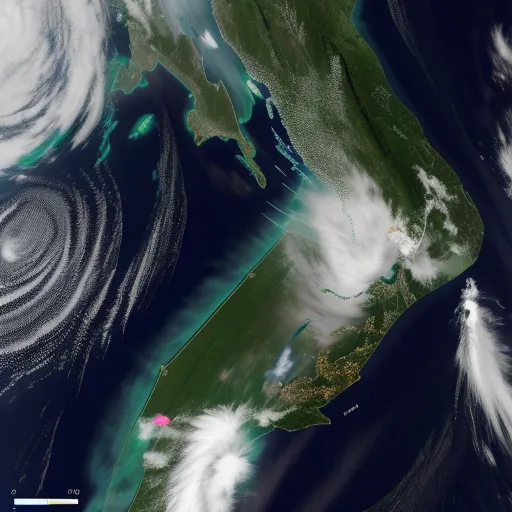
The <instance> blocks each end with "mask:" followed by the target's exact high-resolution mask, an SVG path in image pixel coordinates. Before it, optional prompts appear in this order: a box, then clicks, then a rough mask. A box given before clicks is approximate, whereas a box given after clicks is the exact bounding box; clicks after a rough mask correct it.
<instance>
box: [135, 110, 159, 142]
mask: <svg viewBox="0 0 512 512" xmlns="http://www.w3.org/2000/svg"><path fill="white" fill-rule="evenodd" d="M155 126H156V121H155V115H154V114H145V115H143V116H142V117H140V118H139V119H138V120H137V122H136V123H135V124H134V125H133V128H132V129H131V131H130V133H129V135H128V138H129V139H138V138H140V137H144V136H146V135H148V133H150V132H151V131H152V130H153V128H154V127H155Z"/></svg>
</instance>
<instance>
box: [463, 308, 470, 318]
mask: <svg viewBox="0 0 512 512" xmlns="http://www.w3.org/2000/svg"><path fill="white" fill-rule="evenodd" d="M469 313H471V311H469V309H465V310H464V318H467V317H468V316H469Z"/></svg>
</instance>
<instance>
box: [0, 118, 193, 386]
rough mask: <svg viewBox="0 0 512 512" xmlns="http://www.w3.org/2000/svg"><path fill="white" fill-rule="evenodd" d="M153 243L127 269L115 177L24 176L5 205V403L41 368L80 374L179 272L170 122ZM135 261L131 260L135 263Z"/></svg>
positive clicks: (0, 352)
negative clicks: (122, 258)
mask: <svg viewBox="0 0 512 512" xmlns="http://www.w3.org/2000/svg"><path fill="white" fill-rule="evenodd" d="M160 135H161V152H160V159H159V163H158V165H157V170H156V177H157V184H158V192H159V193H158V195H157V197H156V199H155V202H154V204H153V211H152V214H151V218H150V219H149V222H148V224H147V228H146V235H145V237H144V239H142V240H141V241H140V243H139V245H138V248H137V250H136V251H135V253H134V254H132V255H130V256H129V259H128V262H129V263H128V265H127V267H125V268H121V267H119V266H118V262H119V260H120V254H121V242H122V240H123V235H124V231H125V229H124V225H123V204H122V199H121V195H120V193H119V190H118V188H117V185H116V182H115V180H114V178H113V176H112V174H111V173H110V172H109V170H108V168H106V167H104V168H99V167H96V168H95V169H94V170H93V171H92V172H90V173H85V172H78V173H74V174H69V175H66V176H65V177H64V178H63V179H62V180H56V179H51V178H46V177H29V176H26V175H20V176H19V177H18V178H17V179H16V181H17V182H18V187H17V189H16V191H15V192H14V193H12V194H11V196H10V197H9V198H7V199H6V200H3V201H2V202H0V395H1V394H3V393H4V392H5V391H7V390H8V389H10V388H11V387H13V386H14V385H15V384H16V383H17V382H18V381H20V380H21V379H23V378H24V377H26V376H28V375H31V374H33V373H34V372H36V371H37V370H39V369H43V370H46V371H47V372H48V373H50V372H52V371H55V370H57V371H62V372H67V374H68V375H70V373H71V371H72V370H73V369H74V370H75V372H79V374H80V381H81V379H82V377H83V375H84V372H85V369H86V366H87V362H88V360H89V357H90V355H91V353H92V351H93V350H94V349H95V348H98V349H100V350H103V351H104V350H105V349H106V348H107V346H108V344H109V342H110V339H111V337H112V334H113V332H114V330H115V329H116V328H119V332H122V331H123V330H124V328H125V326H126V322H127V320H128V318H129V317H130V315H131V313H132V311H133V309H134V308H135V307H136V306H140V305H141V304H144V302H145V300H148V299H150V298H151V295H152V292H153V290H154V287H155V285H157V284H158V282H159V281H161V280H162V279H164V278H165V277H166V276H169V275H170V274H172V272H173V271H174V267H175V265H176V261H177V258H178V255H179V252H180V249H181V241H182V238H183V234H184V229H185V222H186V194H185V188H184V183H183V177H182V171H181V166H180V164H179V159H178V154H177V149H176V145H175V141H174V135H173V133H172V127H171V125H170V122H169V120H168V118H167V116H166V115H164V120H163V123H162V127H161V129H160ZM126 259H127V258H125V260H126Z"/></svg>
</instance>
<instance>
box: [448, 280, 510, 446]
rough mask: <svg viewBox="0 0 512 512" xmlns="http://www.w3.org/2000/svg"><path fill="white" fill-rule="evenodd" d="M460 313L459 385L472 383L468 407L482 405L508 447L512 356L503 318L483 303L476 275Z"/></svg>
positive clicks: (492, 427)
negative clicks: (503, 336)
mask: <svg viewBox="0 0 512 512" xmlns="http://www.w3.org/2000/svg"><path fill="white" fill-rule="evenodd" d="M457 313H458V319H459V322H460V344H459V348H458V350H457V364H458V366H459V369H460V381H459V389H460V386H462V385H464V384H466V385H467V386H468V391H469V394H468V395H467V398H466V400H467V405H468V407H469V408H470V409H471V410H472V411H473V412H474V413H476V408H477V407H476V406H479V408H480V410H481V411H482V413H483V414H484V416H485V419H486V421H487V425H488V427H489V432H490V433H491V434H492V435H493V436H494V437H496V438H497V439H498V440H499V441H500V442H501V444H502V445H503V447H504V448H506V449H512V386H510V384H509V382H508V376H509V375H510V370H511V360H510V356H509V353H508V350H507V349H506V347H505V346H504V345H503V342H502V340H501V339H500V336H499V334H498V331H497V326H498V325H499V324H500V321H499V319H498V318H496V316H494V314H493V313H492V312H491V310H489V309H488V308H485V307H484V306H483V305H482V296H481V294H480V292H479V290H478V288H477V286H476V283H475V281H474V280H473V279H468V280H467V286H466V288H465V289H464V290H463V291H462V297H461V302H460V305H459V307H458V310H457ZM474 435H475V436H476V435H477V433H476V432H475V433H474ZM475 440H476V439H475Z"/></svg>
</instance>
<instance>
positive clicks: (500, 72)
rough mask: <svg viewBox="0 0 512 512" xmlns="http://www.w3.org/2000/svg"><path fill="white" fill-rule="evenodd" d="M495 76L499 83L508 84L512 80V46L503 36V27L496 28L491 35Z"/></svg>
mask: <svg viewBox="0 0 512 512" xmlns="http://www.w3.org/2000/svg"><path fill="white" fill-rule="evenodd" d="M491 39H492V49H491V57H492V62H493V66H494V69H493V76H494V80H495V81H496V82H498V83H502V84H507V83H510V81H511V80H512V46H511V45H510V42H509V41H507V39H506V37H505V35H504V34H503V27H502V26H501V25H498V26H496V27H494V29H493V31H492V33H491Z"/></svg>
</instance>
